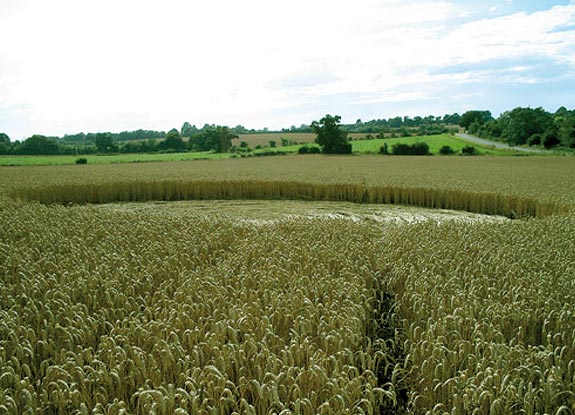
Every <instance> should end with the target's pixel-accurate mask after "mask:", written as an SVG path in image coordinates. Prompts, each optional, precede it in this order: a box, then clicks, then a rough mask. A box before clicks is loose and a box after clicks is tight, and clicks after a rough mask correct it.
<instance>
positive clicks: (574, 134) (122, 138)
mask: <svg viewBox="0 0 575 415" xmlns="http://www.w3.org/2000/svg"><path fill="white" fill-rule="evenodd" d="M459 127H462V128H464V129H465V130H466V131H467V132H469V133H470V134H475V135H478V136H480V137H485V138H491V139H495V140H500V141H504V142H507V143H509V144H510V145H531V146H543V147H545V148H552V147H556V146H564V147H568V148H575V110H568V109H566V108H565V107H561V108H559V109H558V110H557V111H555V112H554V113H550V112H547V111H545V110H544V109H543V108H534V109H533V108H522V107H518V108H515V109H513V110H510V111H506V112H504V113H502V114H501V115H500V116H499V117H498V118H494V117H493V116H492V115H491V112H490V111H484V110H471V111H467V112H465V113H463V114H462V115H459V114H458V113H454V114H446V115H443V116H433V115H428V116H426V117H420V116H416V117H413V118H411V117H407V116H405V117H393V118H388V119H385V118H384V119H374V120H371V121H367V122H363V121H361V120H360V119H358V120H357V121H356V122H355V123H353V124H341V117H340V116H335V117H332V116H330V115H326V117H324V118H322V119H321V120H320V121H314V122H312V123H311V124H309V125H305V124H302V125H301V126H300V127H295V126H292V127H291V128H289V129H283V130H281V132H314V133H316V135H317V140H316V143H317V144H319V145H320V147H322V149H323V151H324V152H332V153H347V152H349V151H351V150H350V149H351V147H350V146H349V142H348V140H347V133H350V132H359V133H366V134H368V136H370V135H371V134H376V138H377V137H379V138H383V137H389V136H411V135H429V134H440V133H446V132H455V131H458V129H459ZM268 131H269V130H268V129H267V128H264V129H263V130H253V129H251V130H249V129H247V128H245V127H243V126H242V125H237V126H235V127H227V126H219V125H215V124H204V126H203V127H201V128H198V127H196V126H195V125H192V124H190V123H189V122H185V123H184V124H183V125H182V127H181V128H180V129H179V130H178V129H172V130H170V131H168V132H167V133H166V132H164V131H154V130H142V129H140V130H135V131H123V132H120V133H110V132H104V133H87V134H85V133H78V134H67V135H64V136H63V137H48V136H44V135H38V134H35V135H33V136H31V137H29V138H27V139H26V140H24V141H22V142H20V141H14V142H12V141H11V140H10V137H9V136H8V135H6V134H5V133H0V154H14V155H18V154H22V155H40V154H45V155H55V154H70V155H77V154H82V155H83V154H97V153H101V154H102V153H103V154H105V153H154V152H182V151H214V152H228V151H230V150H232V149H233V147H232V139H233V138H236V137H237V136H238V135H239V134H247V133H263V132H268ZM326 135H327V136H328V137H329V136H331V137H335V138H333V141H329V140H328V141H326V139H325V137H326ZM372 138H373V136H372Z"/></svg>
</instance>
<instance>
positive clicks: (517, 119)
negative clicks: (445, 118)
mask: <svg viewBox="0 0 575 415" xmlns="http://www.w3.org/2000/svg"><path fill="white" fill-rule="evenodd" d="M459 124H460V125H461V126H462V127H463V128H465V129H466V131H468V132H469V133H470V134H474V135H477V136H479V137H484V138H491V139H495V140H499V141H503V142H506V143H508V144H509V145H510V146H521V145H529V146H543V147H545V148H553V147H557V146H563V147H567V148H575V110H568V109H567V108H565V107H560V108H559V109H558V110H557V111H555V112H554V113H551V112H548V111H545V110H544V109H543V108H541V107H539V108H522V107H518V108H514V109H513V110H511V111H506V112H504V113H502V114H501V115H500V116H499V117H498V118H494V117H493V116H492V115H491V112H489V111H477V110H476V111H467V112H466V113H464V114H463V115H462V116H461V120H460V123H459Z"/></svg>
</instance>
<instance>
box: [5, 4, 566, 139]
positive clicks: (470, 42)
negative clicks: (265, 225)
mask: <svg viewBox="0 0 575 415" xmlns="http://www.w3.org/2000/svg"><path fill="white" fill-rule="evenodd" d="M462 13H463V14H464V15H465V17H467V18H468V17H469V16H472V15H475V14H476V12H475V11H473V10H470V9H467V10H461V9H460V8H457V7H455V5H454V4H452V3H450V2H447V1H431V0H427V1H425V0H424V1H418V2H404V1H399V0H362V1H359V2H354V3H350V2H348V1H343V0H336V1H327V0H319V1H314V2H308V1H304V0H293V1H290V2H269V1H264V0H246V1H243V2H234V1H226V0H212V1H198V2H190V1H184V0H163V1H161V2H160V1H153V0H139V1H136V0H123V1H113V0H100V1H98V2H91V1H80V0H53V1H50V2H46V1H40V0H19V1H15V0H4V1H3V2H2V3H0V38H1V39H10V41H8V42H0V111H7V110H6V109H7V108H15V109H18V110H20V111H26V114H28V115H27V116H28V117H29V119H30V120H32V121H33V122H32V124H33V125H34V126H35V128H36V131H42V132H45V133H54V134H62V133H64V132H68V133H69V132H74V131H76V130H77V131H79V130H84V131H88V130H96V129H111V128H112V127H110V126H114V128H122V129H123V128H126V129H128V128H159V129H160V128H161V129H167V128H171V127H173V126H178V125H179V124H181V123H182V122H183V121H185V120H188V121H191V122H195V123H203V122H221V123H230V124H231V123H243V124H246V125H248V126H255V127H263V126H270V127H279V126H281V125H278V124H277V121H276V119H275V118H269V117H272V116H271V115H270V114H271V113H276V114H277V113H278V112H281V110H282V109H285V110H286V111H288V110H291V109H293V108H296V107H297V106H298V105H304V104H305V105H310V103H313V100H314V99H321V98H322V97H329V96H351V95H354V97H355V98H353V99H352V101H354V102H360V101H362V100H366V101H369V102H379V101H382V100H387V102H395V101H398V102H399V101H408V100H415V99H427V97H428V96H429V93H427V91H426V89H429V90H438V89H437V88H439V89H440V84H441V83H442V82H462V83H463V82H466V79H468V78H470V79H472V78H473V75H470V74H469V71H464V72H463V73H462V74H460V75H458V74H451V75H441V76H438V75H433V72H434V71H435V70H436V69H437V68H441V67H443V66H446V65H447V66H449V65H459V64H470V63H475V64H485V65H488V64H489V62H490V61H492V60H494V59H501V58H502V57H503V58H514V59H520V58H522V57H528V56H529V57H533V56H535V57H540V58H542V59H549V60H551V61H552V62H560V63H563V64H567V65H571V66H575V60H574V59H575V53H574V46H573V45H575V31H573V30H565V31H556V29H558V28H561V27H563V26H566V25H568V24H570V23H572V22H573V21H574V20H575V5H570V6H558V7H554V8H552V9H550V10H546V11H542V12H538V13H533V14H527V13H516V14H513V15H509V16H503V17H497V18H484V19H483V20H476V21H474V22H470V23H466V24H463V25H461V26H458V27H454V26H453V20H452V19H457V18H458V16H459V17H461V16H462ZM488 73H490V72H489V71H488V70H485V71H484V72H483V74H484V76H487V75H485V74H488ZM517 76H518V79H519V76H520V77H521V78H522V79H533V77H532V76H531V75H530V74H529V72H528V71H525V72H521V73H518V74H517ZM410 88H411V89H410ZM422 91H424V92H422ZM302 111H308V109H306V110H303V109H302ZM358 115H361V114H358ZM275 117H276V118H277V119H278V120H279V119H280V118H279V117H277V116H275ZM281 120H282V121H281V122H284V120H285V117H282V118H281ZM307 121H309V120H300V122H307ZM296 123H297V122H296ZM298 124H299V123H298ZM0 127H1V126H0Z"/></svg>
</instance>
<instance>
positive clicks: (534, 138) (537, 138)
mask: <svg viewBox="0 0 575 415" xmlns="http://www.w3.org/2000/svg"><path fill="white" fill-rule="evenodd" d="M527 144H529V145H530V146H538V145H540V144H541V134H533V135H531V136H530V137H529V138H528V139H527Z"/></svg>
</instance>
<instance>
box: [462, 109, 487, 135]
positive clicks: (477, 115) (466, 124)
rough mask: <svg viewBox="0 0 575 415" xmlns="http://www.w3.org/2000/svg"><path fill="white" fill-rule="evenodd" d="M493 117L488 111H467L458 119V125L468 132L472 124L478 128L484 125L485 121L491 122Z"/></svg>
mask: <svg viewBox="0 0 575 415" xmlns="http://www.w3.org/2000/svg"><path fill="white" fill-rule="evenodd" d="M492 119H493V117H492V116H491V112H490V111H477V110H474V111H467V112H465V113H464V114H463V115H462V116H461V118H460V119H459V125H460V126H462V127H463V128H465V129H466V130H470V131H471V129H472V128H470V127H471V126H472V124H473V127H477V128H479V127H480V126H481V125H483V124H485V123H486V122H487V121H489V120H492Z"/></svg>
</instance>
